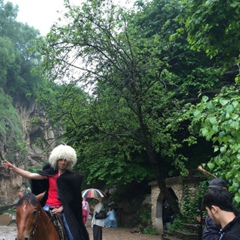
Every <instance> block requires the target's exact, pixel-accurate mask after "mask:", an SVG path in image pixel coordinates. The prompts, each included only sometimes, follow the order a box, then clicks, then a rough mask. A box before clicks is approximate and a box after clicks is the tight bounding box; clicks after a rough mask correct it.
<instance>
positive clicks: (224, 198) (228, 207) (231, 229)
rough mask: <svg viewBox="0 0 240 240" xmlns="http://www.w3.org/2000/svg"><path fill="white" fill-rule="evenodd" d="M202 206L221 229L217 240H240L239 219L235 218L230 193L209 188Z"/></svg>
mask: <svg viewBox="0 0 240 240" xmlns="http://www.w3.org/2000/svg"><path fill="white" fill-rule="evenodd" d="M203 204H204V206H205V207H206V210H207V212H208V216H209V217H210V218H211V219H212V220H213V221H214V223H215V224H216V225H217V226H220V228H221V229H220V232H219V238H218V239H219V240H230V239H231V240H239V239H240V218H239V217H238V216H235V213H234V206H233V203H232V195H231V193H229V192H228V191H227V190H226V189H217V188H210V189H209V190H208V192H207V193H206V194H205V196H204V200H203Z"/></svg>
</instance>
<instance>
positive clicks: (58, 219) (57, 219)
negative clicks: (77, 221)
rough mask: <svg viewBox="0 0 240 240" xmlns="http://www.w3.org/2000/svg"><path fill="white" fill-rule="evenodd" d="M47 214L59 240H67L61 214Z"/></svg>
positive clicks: (50, 212)
mask: <svg viewBox="0 0 240 240" xmlns="http://www.w3.org/2000/svg"><path fill="white" fill-rule="evenodd" d="M47 213H48V215H49V216H50V218H51V219H52V221H53V224H54V226H55V227H56V230H57V232H58V235H59V238H60V240H68V237H67V234H66V231H65V228H64V224H63V220H62V216H61V214H60V213H57V214H56V213H52V211H47Z"/></svg>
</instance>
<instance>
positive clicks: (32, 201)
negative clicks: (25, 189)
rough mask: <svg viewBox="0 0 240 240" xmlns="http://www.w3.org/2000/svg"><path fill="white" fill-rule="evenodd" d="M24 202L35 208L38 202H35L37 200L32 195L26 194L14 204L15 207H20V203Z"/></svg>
mask: <svg viewBox="0 0 240 240" xmlns="http://www.w3.org/2000/svg"><path fill="white" fill-rule="evenodd" d="M24 201H27V202H28V203H30V204H32V205H33V206H36V205H37V204H38V200H37V198H36V197H35V195H34V194H32V193H26V194H24V195H23V197H22V198H20V199H19V200H18V202H17V204H16V207H17V206H20V205H22V203H23V202H24Z"/></svg>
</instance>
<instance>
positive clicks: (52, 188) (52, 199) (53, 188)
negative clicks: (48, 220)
mask: <svg viewBox="0 0 240 240" xmlns="http://www.w3.org/2000/svg"><path fill="white" fill-rule="evenodd" d="M58 177H59V175H58V173H56V174H55V175H54V176H53V177H47V178H48V182H49V189H48V199H47V201H46V205H48V206H50V207H60V206H62V203H61V202H60V201H59V199H58V189H57V178H58Z"/></svg>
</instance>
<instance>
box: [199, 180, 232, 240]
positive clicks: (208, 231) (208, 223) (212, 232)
mask: <svg viewBox="0 0 240 240" xmlns="http://www.w3.org/2000/svg"><path fill="white" fill-rule="evenodd" d="M212 188H215V189H225V190H226V191H227V189H228V187H227V184H226V182H225V181H224V180H222V179H220V178H214V179H212V180H211V181H209V182H208V189H212ZM220 229H221V226H219V225H216V224H215V222H214V221H213V220H212V219H211V218H210V217H209V216H207V217H206V219H205V228H204V230H203V235H202V240H218V239H219V236H220V234H219V232H220Z"/></svg>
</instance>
